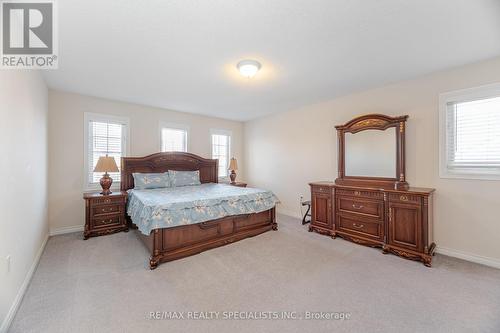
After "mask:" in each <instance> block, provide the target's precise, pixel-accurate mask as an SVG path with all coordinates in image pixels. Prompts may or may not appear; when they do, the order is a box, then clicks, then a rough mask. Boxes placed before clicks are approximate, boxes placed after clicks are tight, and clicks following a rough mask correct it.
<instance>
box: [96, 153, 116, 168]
mask: <svg viewBox="0 0 500 333" xmlns="http://www.w3.org/2000/svg"><path fill="white" fill-rule="evenodd" d="M118 171H120V170H118V166H117V165H116V162H115V159H114V158H113V157H109V156H101V157H99V160H98V161H97V165H96V166H95V168H94V172H118Z"/></svg>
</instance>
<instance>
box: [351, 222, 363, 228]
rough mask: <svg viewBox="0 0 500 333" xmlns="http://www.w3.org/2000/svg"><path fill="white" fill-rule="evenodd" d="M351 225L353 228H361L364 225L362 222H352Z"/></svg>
mask: <svg viewBox="0 0 500 333" xmlns="http://www.w3.org/2000/svg"><path fill="white" fill-rule="evenodd" d="M352 226H353V227H354V228H358V229H362V228H363V227H364V226H365V225H364V224H356V223H353V224H352Z"/></svg>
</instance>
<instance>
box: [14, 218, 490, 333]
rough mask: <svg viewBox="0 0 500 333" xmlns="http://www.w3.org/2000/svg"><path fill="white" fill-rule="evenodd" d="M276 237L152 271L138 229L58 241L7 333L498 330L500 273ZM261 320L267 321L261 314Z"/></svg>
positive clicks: (311, 237)
mask: <svg viewBox="0 0 500 333" xmlns="http://www.w3.org/2000/svg"><path fill="white" fill-rule="evenodd" d="M278 222H279V226H280V229H279V231H277V232H268V233H265V234H263V235H259V236H257V237H254V238H250V239H247V240H243V241H241V242H238V243H234V244H231V245H228V246H225V247H221V248H218V249H214V250H210V251H207V252H204V253H202V254H199V255H196V256H192V257H189V258H186V259H182V260H178V261H174V262H170V263H166V264H162V265H160V266H159V268H158V269H157V270H155V271H150V270H149V269H148V266H147V256H148V254H147V252H146V250H145V249H144V248H143V245H142V243H140V241H139V240H138V239H137V238H136V235H135V234H134V232H130V233H128V234H127V233H120V234H115V235H111V236H105V237H99V238H92V239H90V240H88V241H83V240H82V238H81V235H80V234H69V235H63V236H57V237H52V238H50V240H49V242H48V244H47V247H46V249H45V252H44V254H43V256H42V258H41V262H40V265H39V267H38V269H37V271H36V273H35V275H34V278H33V281H32V283H31V285H30V287H29V289H28V291H27V294H26V296H25V298H24V300H23V302H22V305H21V307H20V309H19V311H18V313H17V316H16V318H15V320H14V322H13V324H12V326H11V330H10V331H11V332H64V333H68V332H71V333H77V332H167V331H168V332H204V333H208V332H237V333H241V332H333V331H335V332H398V333H400V332H494V333H498V332H500V271H499V270H495V269H491V268H487V267H483V266H480V265H475V264H471V263H467V262H464V261H459V260H455V259H451V258H447V257H444V256H436V257H435V264H434V267H433V268H431V269H429V268H426V267H424V266H423V265H422V264H420V263H417V262H412V261H407V260H403V259H400V258H398V257H396V256H392V255H382V254H381V252H380V251H379V250H376V249H371V248H367V247H363V246H358V245H355V244H353V243H350V242H347V241H344V240H341V239H336V240H332V239H330V238H328V237H325V236H321V235H318V234H316V233H309V232H307V227H303V226H301V225H300V221H299V220H296V219H292V218H289V217H285V216H279V219H278ZM152 311H160V312H171V311H184V312H183V314H184V315H186V316H187V312H188V311H220V317H222V316H223V314H224V311H227V312H226V315H228V314H229V312H231V311H243V312H244V313H243V315H247V316H251V315H252V314H251V313H250V314H248V313H247V312H245V311H278V312H279V311H289V312H291V314H290V313H288V315H289V316H296V318H300V316H302V317H303V316H305V312H306V311H322V312H328V313H330V312H346V313H349V315H350V318H349V319H348V320H305V319H302V320H222V319H218V320H186V319H184V320H174V319H165V320H151V319H149V316H150V312H152ZM255 315H261V314H259V313H256V314H255Z"/></svg>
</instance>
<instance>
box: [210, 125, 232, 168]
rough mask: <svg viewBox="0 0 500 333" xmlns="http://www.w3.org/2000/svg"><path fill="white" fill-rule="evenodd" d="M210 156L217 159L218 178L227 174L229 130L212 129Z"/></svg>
mask: <svg viewBox="0 0 500 333" xmlns="http://www.w3.org/2000/svg"><path fill="white" fill-rule="evenodd" d="M211 135H212V158H213V159H218V160H219V178H226V177H228V176H229V172H228V170H227V168H229V159H230V154H231V132H229V131H224V130H212V131H211Z"/></svg>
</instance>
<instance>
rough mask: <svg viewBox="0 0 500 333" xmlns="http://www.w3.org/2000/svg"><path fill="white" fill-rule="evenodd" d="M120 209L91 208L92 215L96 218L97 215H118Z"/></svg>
mask: <svg viewBox="0 0 500 333" xmlns="http://www.w3.org/2000/svg"><path fill="white" fill-rule="evenodd" d="M120 207H121V205H106V206H104V205H102V206H101V205H99V206H94V207H92V215H94V216H98V215H105V214H111V213H120Z"/></svg>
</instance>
